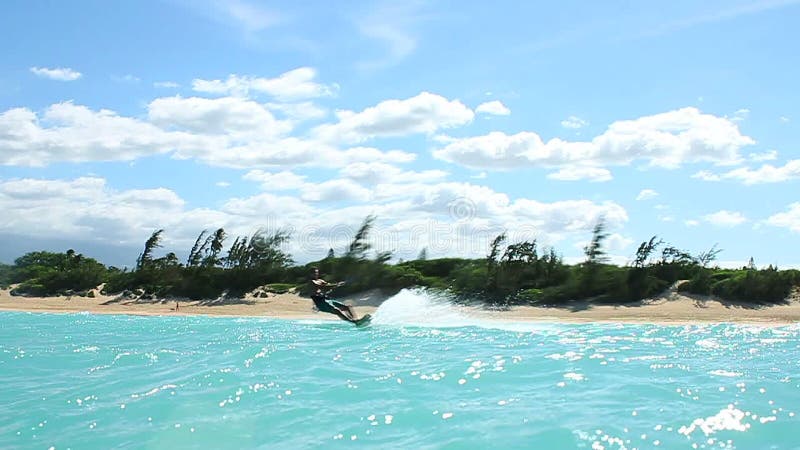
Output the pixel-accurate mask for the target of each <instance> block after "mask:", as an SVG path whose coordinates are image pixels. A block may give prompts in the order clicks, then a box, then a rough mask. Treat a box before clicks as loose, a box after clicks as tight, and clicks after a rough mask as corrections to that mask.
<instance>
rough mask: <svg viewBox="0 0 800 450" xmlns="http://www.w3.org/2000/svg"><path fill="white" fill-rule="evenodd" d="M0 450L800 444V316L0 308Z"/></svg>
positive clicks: (433, 303) (413, 303)
mask: <svg viewBox="0 0 800 450" xmlns="http://www.w3.org/2000/svg"><path fill="white" fill-rule="evenodd" d="M0 320H2V323H3V325H2V327H0V448H1V449H29V448H30V449H76V450H77V449H110V448H131V449H140V448H145V449H171V450H175V449H195V448H196V449H223V448H237V449H238V448H243V449H248V448H260V449H292V450H294V449H304V448H325V449H337V448H342V449H355V448H381V449H384V448H399V449H442V448H447V449H461V448H502V449H508V448H526V449H571V448H583V449H654V448H665V449H683V448H686V449H697V448H700V449H720V448H724V449H733V448H739V449H800V435H799V434H798V431H797V430H798V429H800V417H799V416H798V414H800V339H798V335H799V334H800V327H799V326H797V325H791V326H784V327H759V326H746V325H733V324H714V325H705V324H696V325H685V326H659V325H643V324H642V325H639V324H556V323H545V322H542V323H537V322H528V323H514V322H499V321H498V322H492V321H486V320H479V319H476V318H472V317H470V316H469V314H467V313H466V312H465V310H463V309H461V308H459V307H457V306H454V305H452V304H450V303H448V302H447V301H445V300H444V299H439V298H434V297H431V296H430V295H428V294H426V293H424V292H420V291H403V292H401V293H400V294H398V295H397V296H395V297H393V298H391V299H389V300H388V301H387V302H386V303H384V304H383V305H382V306H381V307H380V308H379V309H378V311H377V312H376V314H375V319H374V321H373V325H372V326H369V327H365V328H356V327H354V326H352V325H350V324H348V323H345V322H340V321H335V322H329V321H310V320H277V319H268V318H215V317H179V316H174V317H169V316H163V317H139V316H126V315H90V314H41V313H21V312H19V313H18V312H2V313H0Z"/></svg>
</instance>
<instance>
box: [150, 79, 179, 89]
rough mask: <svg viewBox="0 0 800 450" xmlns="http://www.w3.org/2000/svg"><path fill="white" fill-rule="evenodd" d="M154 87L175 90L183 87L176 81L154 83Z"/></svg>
mask: <svg viewBox="0 0 800 450" xmlns="http://www.w3.org/2000/svg"><path fill="white" fill-rule="evenodd" d="M153 87H157V88H168V89H175V88H179V87H181V85H180V84H178V83H176V82H174V81H156V82H155V83H153Z"/></svg>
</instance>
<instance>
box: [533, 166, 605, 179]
mask: <svg viewBox="0 0 800 450" xmlns="http://www.w3.org/2000/svg"><path fill="white" fill-rule="evenodd" d="M547 178H549V179H551V180H559V181H579V180H587V181H593V182H603V181H611V180H612V179H613V177H612V176H611V172H609V171H608V170H607V169H603V168H600V167H586V166H570V167H562V168H561V169H559V170H558V172H553V173H551V174H548V175H547Z"/></svg>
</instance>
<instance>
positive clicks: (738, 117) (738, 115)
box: [731, 108, 750, 122]
mask: <svg viewBox="0 0 800 450" xmlns="http://www.w3.org/2000/svg"><path fill="white" fill-rule="evenodd" d="M749 116H750V110H749V109H747V108H741V109H737V110H736V112H734V113H733V117H731V120H732V121H734V122H741V121H743V120H745V119H747V118H748V117H749Z"/></svg>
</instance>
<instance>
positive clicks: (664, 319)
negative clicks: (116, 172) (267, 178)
mask: <svg viewBox="0 0 800 450" xmlns="http://www.w3.org/2000/svg"><path fill="white" fill-rule="evenodd" d="M341 300H343V301H344V302H345V303H347V304H350V305H353V306H354V307H355V309H356V312H357V314H359V315H363V314H367V313H369V314H374V313H375V311H376V310H377V309H378V306H379V305H380V304H381V303H382V302H383V300H385V297H382V296H380V295H379V294H378V293H375V292H371V293H364V294H362V295H361V296H352V297H348V298H344V299H341ZM176 302H178V304H179V308H178V310H177V311H176V310H175V305H176ZM312 305H313V304H312V302H311V300H310V299H308V298H304V297H300V296H299V295H297V294H294V293H285V294H269V295H268V296H267V297H265V298H261V297H253V296H245V297H244V298H240V299H218V300H200V301H193V300H185V299H161V300H147V301H142V300H132V299H128V298H123V297H114V296H106V295H99V294H97V293H96V297H94V298H90V297H75V296H73V297H64V296H60V297H16V296H11V295H10V294H9V291H8V290H0V311H18V312H32V313H36V312H40V313H55V314H60V313H89V314H120V315H139V316H210V317H236V318H249V317H263V318H272V319H289V320H330V321H338V320H340V319H339V318H337V317H336V316H334V315H332V314H326V313H319V312H315V311H313V310H312ZM460 308H463V310H462V312H463V314H464V315H465V316H466V317H468V318H471V319H477V320H487V321H494V322H506V323H511V322H519V323H527V322H541V323H578V324H581V323H635V324H662V325H687V324H718V323H736V324H746V325H761V326H782V325H790V324H793V323H798V322H800V300H798V299H797V298H793V299H790V300H788V301H787V302H786V303H785V304H780V305H771V306H759V305H741V304H731V303H726V302H721V301H719V300H717V299H713V298H700V297H695V296H686V295H683V294H679V293H677V292H675V291H674V290H672V291H668V292H666V293H664V294H663V295H661V296H659V297H656V298H653V299H649V300H646V301H641V302H637V303H632V304H623V305H602V304H593V303H590V302H572V303H570V304H569V305H565V306H563V307H561V306H558V307H554V306H550V307H545V306H514V307H511V308H508V309H505V310H489V309H483V308H479V307H468V306H462V307H460Z"/></svg>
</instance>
